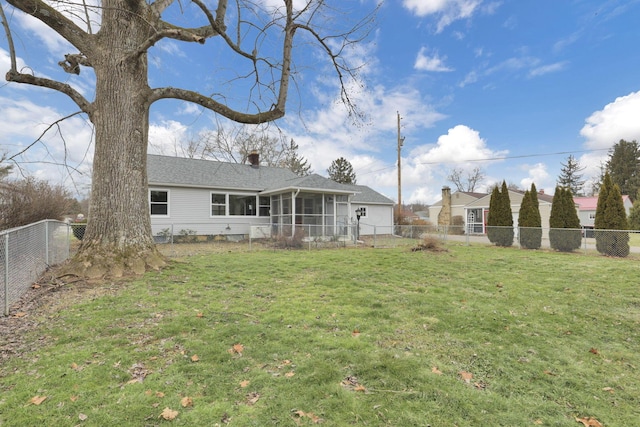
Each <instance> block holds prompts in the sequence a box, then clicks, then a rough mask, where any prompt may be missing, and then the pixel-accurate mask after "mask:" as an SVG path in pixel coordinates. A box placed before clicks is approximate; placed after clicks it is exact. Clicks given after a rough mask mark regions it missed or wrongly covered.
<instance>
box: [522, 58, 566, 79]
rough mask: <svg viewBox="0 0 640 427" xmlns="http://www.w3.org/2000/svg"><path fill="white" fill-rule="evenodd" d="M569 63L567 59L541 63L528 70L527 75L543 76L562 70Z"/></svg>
mask: <svg viewBox="0 0 640 427" xmlns="http://www.w3.org/2000/svg"><path fill="white" fill-rule="evenodd" d="M568 64H569V63H568V62H567V61H562V62H556V63H555V64H549V65H542V66H540V67H536V68H533V69H532V70H531V71H529V77H538V76H543V75H545V74H549V73H556V72H558V71H562V70H564V69H565V68H566V67H567V65H568Z"/></svg>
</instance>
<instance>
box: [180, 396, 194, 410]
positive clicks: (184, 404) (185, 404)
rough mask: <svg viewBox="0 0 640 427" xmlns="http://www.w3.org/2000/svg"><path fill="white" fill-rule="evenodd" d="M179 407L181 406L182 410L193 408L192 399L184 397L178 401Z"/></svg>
mask: <svg viewBox="0 0 640 427" xmlns="http://www.w3.org/2000/svg"><path fill="white" fill-rule="evenodd" d="M180 405H182V407H183V408H188V407H191V406H193V399H191V398H190V397H189V396H185V397H183V398H182V399H181V400H180Z"/></svg>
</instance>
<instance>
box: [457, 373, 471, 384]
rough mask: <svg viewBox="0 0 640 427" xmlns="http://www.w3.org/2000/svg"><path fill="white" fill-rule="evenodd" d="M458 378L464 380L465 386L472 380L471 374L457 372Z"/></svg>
mask: <svg viewBox="0 0 640 427" xmlns="http://www.w3.org/2000/svg"><path fill="white" fill-rule="evenodd" d="M458 374H459V375H460V378H462V379H463V380H464V382H466V383H467V384H469V383H471V378H473V374H472V373H471V372H465V371H460V372H458Z"/></svg>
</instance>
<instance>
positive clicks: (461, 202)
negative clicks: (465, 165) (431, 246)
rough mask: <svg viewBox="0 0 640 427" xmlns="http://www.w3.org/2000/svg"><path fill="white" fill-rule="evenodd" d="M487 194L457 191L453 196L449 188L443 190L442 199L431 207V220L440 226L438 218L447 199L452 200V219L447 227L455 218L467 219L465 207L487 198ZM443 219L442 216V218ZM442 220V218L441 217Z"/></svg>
mask: <svg viewBox="0 0 640 427" xmlns="http://www.w3.org/2000/svg"><path fill="white" fill-rule="evenodd" d="M486 195H487V194H486V193H473V192H467V191H456V192H455V193H453V194H451V191H450V190H449V187H443V188H442V199H440V200H439V201H437V202H436V203H434V204H432V205H431V206H429V218H430V220H431V222H433V224H434V225H439V223H438V216H439V215H440V211H441V210H442V206H443V201H444V202H446V201H447V199H448V198H449V197H450V198H451V204H450V206H451V218H450V219H449V222H448V224H447V225H450V224H451V219H452V218H453V217H455V216H460V217H462V218H466V213H465V206H467V205H468V204H469V203H471V202H473V201H476V200H478V199H480V198H482V197H485V196H486ZM440 217H441V216H440ZM441 218H442V217H441Z"/></svg>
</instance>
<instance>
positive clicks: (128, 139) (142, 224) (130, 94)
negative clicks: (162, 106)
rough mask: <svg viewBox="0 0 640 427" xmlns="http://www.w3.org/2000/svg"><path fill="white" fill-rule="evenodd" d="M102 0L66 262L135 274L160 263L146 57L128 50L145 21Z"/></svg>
mask: <svg viewBox="0 0 640 427" xmlns="http://www.w3.org/2000/svg"><path fill="white" fill-rule="evenodd" d="M109 3H111V4H109ZM105 5H106V7H105V8H104V9H103V10H104V12H103V21H102V27H101V29H100V32H99V33H98V34H97V36H98V37H100V38H102V39H103V41H105V42H106V43H104V44H102V47H104V49H103V50H101V51H99V52H93V53H92V55H91V56H92V58H91V61H92V64H93V67H94V70H95V73H96V98H95V99H96V101H95V103H94V109H93V111H92V113H91V115H90V118H91V121H92V122H93V124H94V127H95V153H94V159H93V179H92V187H91V202H90V207H89V222H88V224H87V229H86V232H85V235H84V238H83V240H82V244H81V246H80V249H79V252H78V254H77V255H76V257H75V258H74V260H73V261H72V266H73V267H74V269H75V270H76V271H77V274H80V275H83V276H89V277H104V276H115V277H118V276H121V275H123V274H128V273H136V274H140V273H143V272H144V271H145V270H146V269H147V268H148V267H152V268H157V267H159V266H161V265H163V264H164V260H163V258H162V256H161V255H160V254H159V252H158V251H157V249H156V247H155V244H154V242H153V238H152V235H151V220H150V217H149V213H148V212H149V208H148V186H147V168H146V164H147V159H146V156H147V145H148V135H149V102H148V97H149V93H150V89H149V86H148V84H147V57H146V53H143V54H140V55H137V56H135V55H134V56H131V54H132V52H134V51H135V49H136V48H137V47H138V46H140V44H141V43H142V42H143V41H144V40H145V39H146V38H147V36H148V32H147V31H146V29H147V28H149V27H148V25H140V22H135V23H134V22H131V21H134V20H140V19H142V17H141V16H140V14H139V13H135V12H138V11H134V10H129V9H131V8H133V9H136V7H135V5H134V3H133V2H127V1H122V0H111V1H105ZM132 6H133V7H132ZM78 270H79V271H78Z"/></svg>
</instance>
